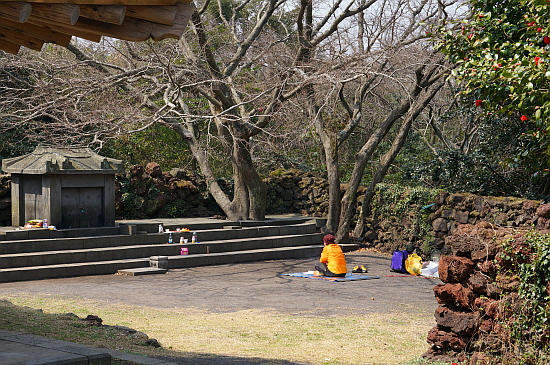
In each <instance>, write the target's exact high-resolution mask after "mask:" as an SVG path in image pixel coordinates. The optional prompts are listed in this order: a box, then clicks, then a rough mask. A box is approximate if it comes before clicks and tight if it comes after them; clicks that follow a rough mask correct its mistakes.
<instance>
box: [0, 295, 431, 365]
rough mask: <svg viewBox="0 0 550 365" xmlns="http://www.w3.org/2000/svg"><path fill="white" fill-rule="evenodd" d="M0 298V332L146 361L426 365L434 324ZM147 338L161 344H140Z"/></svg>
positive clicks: (411, 317)
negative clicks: (91, 320)
mask: <svg viewBox="0 0 550 365" xmlns="http://www.w3.org/2000/svg"><path fill="white" fill-rule="evenodd" d="M1 299H3V301H0V311H1V315H0V329H2V330H11V331H19V332H24V333H29V334H36V335H41V336H46V337H51V338H56V339H60V340H65V341H72V342H77V343H82V344H86V345H92V346H96V347H104V348H110V349H114V350H118V351H125V352H130V353H135V354H142V355H149V356H181V357H189V358H192V357H195V356H199V355H200V356H202V357H204V356H205V355H208V356H213V357H216V356H234V357H243V358H252V359H265V360H266V361H265V362H264V363H267V362H268V360H269V359H271V360H275V362H274V363H276V360H286V361H292V362H297V363H307V364H315V365H317V364H411V365H412V364H427V362H425V361H424V360H422V359H421V355H422V353H424V352H425V351H426V350H427V349H428V345H427V343H426V335H427V332H428V331H429V330H430V328H431V327H432V326H433V324H432V323H433V319H432V318H426V315H425V314H422V313H418V314H408V315H407V316H404V315H403V314H399V313H394V314H373V315H365V316H334V317H318V316H307V315H304V316H296V315H285V314H281V313H278V312H275V311H266V310H241V311H236V312H229V313H213V312H208V311H204V310H199V309H184V308H171V309H163V308H151V307H139V306H128V305H122V304H112V303H105V302H101V301H92V300H84V299H74V298H67V297H59V296H46V295H38V296H37V295H20V294H18V295H12V296H4V297H3V298H1ZM67 313H73V314H76V315H77V316H78V317H80V318H84V317H86V316H87V315H90V314H92V315H96V316H99V317H100V318H101V319H103V324H104V325H109V326H126V327H130V328H131V329H135V330H137V331H139V332H137V333H133V334H129V333H128V332H127V331H126V332H125V331H121V330H119V329H114V328H110V327H108V326H102V327H95V326H89V325H88V324H86V323H85V322H84V321H82V320H80V319H78V318H76V317H75V316H71V315H67ZM140 332H141V333H140ZM144 334H146V335H144ZM147 336H148V337H149V338H154V339H156V340H158V341H159V342H160V344H161V345H162V347H161V348H155V347H152V346H147V345H145V344H144V342H145V340H146V339H147ZM260 362H261V361H260Z"/></svg>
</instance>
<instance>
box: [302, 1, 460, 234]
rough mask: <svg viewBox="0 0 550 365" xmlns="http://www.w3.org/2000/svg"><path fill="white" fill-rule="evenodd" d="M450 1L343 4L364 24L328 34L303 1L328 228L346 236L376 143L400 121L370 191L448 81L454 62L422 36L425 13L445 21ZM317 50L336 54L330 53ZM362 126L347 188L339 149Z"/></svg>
mask: <svg viewBox="0 0 550 365" xmlns="http://www.w3.org/2000/svg"><path fill="white" fill-rule="evenodd" d="M304 1H307V0H304ZM450 5H451V4H444V3H442V2H436V1H420V2H410V1H399V0H396V1H391V0H387V1H386V0H385V1H370V2H366V1H362V2H360V3H359V5H358V7H357V9H360V10H359V11H355V10H351V8H349V7H348V8H346V9H345V10H344V12H353V13H355V14H357V15H358V22H357V23H356V24H358V25H359V26H360V27H361V28H360V29H355V28H353V24H348V29H347V31H346V32H343V31H342V29H339V31H338V32H337V33H335V34H333V35H332V36H331V37H328V38H324V39H323V35H324V34H325V33H323V29H325V27H326V25H325V24H323V20H324V19H319V20H316V19H315V17H313V16H312V15H311V14H313V13H315V12H314V11H312V10H308V9H310V8H312V7H313V4H311V3H308V5H306V6H303V8H304V9H306V11H305V12H304V16H303V17H301V18H300V17H299V21H300V22H299V25H298V32H299V38H300V39H303V41H302V42H301V47H302V50H301V52H300V53H299V55H303V56H302V57H300V58H299V60H300V61H301V69H302V74H303V77H304V79H306V78H307V79H308V80H311V82H310V85H309V86H308V87H307V88H304V90H305V94H306V96H307V97H306V101H307V105H308V110H309V115H310V120H311V121H312V124H313V125H314V126H315V129H316V131H317V134H318V135H319V137H320V140H321V143H322V145H323V149H324V156H325V161H326V168H327V175H328V179H329V184H330V186H329V192H330V202H329V212H328V220H327V229H328V230H330V231H334V232H336V233H337V239H338V241H345V240H347V239H348V232H349V230H350V225H351V224H352V221H353V218H354V213H355V200H356V194H357V189H358V187H359V184H360V183H361V180H362V179H363V176H364V172H365V167H366V165H367V163H369V162H370V161H371V158H372V157H373V154H374V152H375V150H376V148H377V147H378V146H379V145H380V143H381V142H382V141H384V140H385V139H386V138H387V137H388V136H389V133H390V131H391V130H392V128H394V126H395V125H396V123H401V127H399V131H398V132H397V133H396V134H395V135H394V142H393V144H392V147H391V148H390V150H389V151H388V152H387V153H386V154H385V155H384V156H383V158H382V159H381V161H380V166H379V168H378V170H377V172H376V173H375V174H374V176H373V177H372V179H371V187H370V188H369V191H371V192H372V191H374V186H376V184H377V183H378V182H380V181H381V180H382V178H383V177H384V176H385V174H386V172H387V171H388V168H389V166H390V164H391V163H392V161H393V160H394V159H395V156H396V155H397V153H398V152H399V150H400V148H401V146H402V145H403V142H404V140H405V138H406V136H407V134H408V131H409V129H410V128H411V125H412V123H413V122H414V121H415V120H416V119H417V118H418V116H419V115H420V114H421V113H422V111H423V110H424V109H425V108H426V106H428V105H429V103H430V101H431V99H432V98H433V97H434V95H435V94H436V93H437V92H438V90H439V89H440V88H441V87H442V86H443V85H444V79H445V77H446V75H447V74H448V71H449V70H448V68H447V67H446V65H444V64H443V62H442V59H441V58H439V57H437V55H436V54H435V52H434V51H432V50H430V48H431V47H430V45H429V44H428V43H427V42H426V41H425V40H424V38H425V32H426V29H427V28H425V27H424V25H423V22H422V21H424V22H429V23H437V22H440V21H444V19H445V17H446V16H447V13H446V12H445V8H446V7H448V6H450ZM421 20H422V21H421ZM348 34H351V35H353V34H357V36H361V37H362V38H361V39H360V40H359V42H358V47H357V50H355V49H354V48H353V47H350V46H349V44H350V43H349V39H351V38H352V37H351V36H348ZM319 40H321V41H319ZM335 44H336V45H337V46H335ZM346 45H347V46H346ZM314 54H315V55H324V54H330V55H331V56H330V57H328V59H330V61H328V63H327V62H325V61H327V59H323V58H322V57H317V58H316V57H313V55H314ZM331 110H333V111H334V110H336V113H335V112H333V111H331ZM342 119H343V120H342ZM378 121H379V122H378ZM358 129H362V130H363V133H365V134H364V138H365V140H364V143H363V145H362V146H360V148H359V149H358V150H357V151H356V152H355V153H356V154H355V162H354V167H353V171H352V173H351V177H350V181H349V183H348V184H347V189H346V192H345V194H344V195H342V193H341V178H340V170H341V166H340V160H339V159H340V157H341V152H340V151H341V148H342V146H343V145H344V143H346V141H348V140H349V139H350V137H351V136H352V135H353V134H355V133H357V131H358ZM367 195H369V194H367ZM364 203H365V204H364V205H363V208H364V209H368V203H369V201H368V200H367V201H366V202H364ZM357 233H359V231H357Z"/></svg>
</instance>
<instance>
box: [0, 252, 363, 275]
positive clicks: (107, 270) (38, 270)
mask: <svg viewBox="0 0 550 365" xmlns="http://www.w3.org/2000/svg"><path fill="white" fill-rule="evenodd" d="M341 246H342V249H343V250H344V252H349V251H353V250H356V249H357V248H358V246H357V245H355V244H343V245H341ZM322 250H323V245H307V246H297V247H278V248H267V249H255V250H245V251H234V252H220V253H210V254H195V255H177V256H168V269H182V268H187V267H196V266H205V265H221V264H231V263H236V262H250V261H263V260H283V259H297V258H306V257H316V256H319V255H320V254H321V251H322ZM149 267H150V258H140V259H128V260H113V261H102V262H87V263H75V264H62V265H49V266H33V267H21V268H11V269H2V270H0V282H13V281H25V280H40V279H49V278H60V277H74V276H86V275H110V274H115V273H117V272H118V271H119V270H128V269H138V268H141V269H144V268H149ZM144 271H145V272H147V271H148V270H144Z"/></svg>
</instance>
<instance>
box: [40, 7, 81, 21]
mask: <svg viewBox="0 0 550 365" xmlns="http://www.w3.org/2000/svg"><path fill="white" fill-rule="evenodd" d="M31 16H38V17H40V18H44V19H48V20H53V21H56V22H58V23H63V24H70V25H74V23H76V21H77V20H78V17H79V16H80V8H79V7H78V5H74V4H33V5H32V14H31Z"/></svg>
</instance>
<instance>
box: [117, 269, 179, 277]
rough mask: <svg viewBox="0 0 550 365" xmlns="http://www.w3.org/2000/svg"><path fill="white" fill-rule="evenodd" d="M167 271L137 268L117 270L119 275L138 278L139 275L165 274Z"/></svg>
mask: <svg viewBox="0 0 550 365" xmlns="http://www.w3.org/2000/svg"><path fill="white" fill-rule="evenodd" d="M167 271H168V270H166V269H159V268H158V267H138V268H136V269H123V270H118V271H117V273H118V274H120V275H129V276H140V275H152V274H166V272H167Z"/></svg>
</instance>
